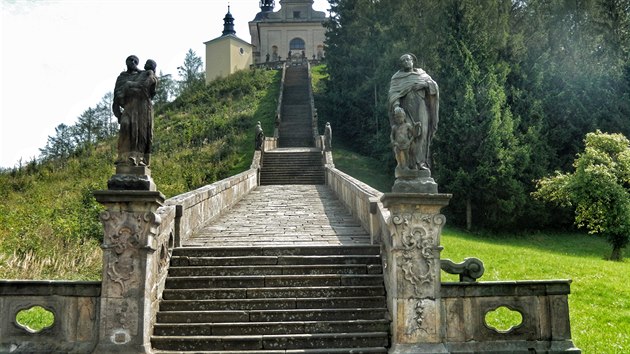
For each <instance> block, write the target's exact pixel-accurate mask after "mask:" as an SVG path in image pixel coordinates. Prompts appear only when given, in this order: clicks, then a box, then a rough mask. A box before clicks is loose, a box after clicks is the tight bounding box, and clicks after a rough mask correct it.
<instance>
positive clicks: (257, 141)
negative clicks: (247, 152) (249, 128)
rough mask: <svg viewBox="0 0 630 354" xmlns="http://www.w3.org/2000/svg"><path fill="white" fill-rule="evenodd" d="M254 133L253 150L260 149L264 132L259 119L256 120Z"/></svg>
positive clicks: (263, 139)
mask: <svg viewBox="0 0 630 354" xmlns="http://www.w3.org/2000/svg"><path fill="white" fill-rule="evenodd" d="M255 134H256V135H255V138H254V150H256V151H261V150H262V149H263V143H264V141H265V133H264V132H263V128H262V126H261V125H260V121H258V122H256V128H255Z"/></svg>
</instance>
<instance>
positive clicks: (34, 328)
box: [15, 306, 55, 333]
mask: <svg viewBox="0 0 630 354" xmlns="http://www.w3.org/2000/svg"><path fill="white" fill-rule="evenodd" d="M15 321H16V322H17V323H18V324H19V325H21V326H23V327H26V328H27V329H29V330H30V331H31V332H34V333H37V332H39V331H41V330H43V329H46V328H48V327H50V326H52V325H53V324H54V323H55V315H54V314H53V313H52V312H50V311H48V310H46V309H45V308H43V307H41V306H33V307H31V308H29V309H25V310H22V311H20V312H18V313H17V316H15Z"/></svg>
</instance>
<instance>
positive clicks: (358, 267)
mask: <svg viewBox="0 0 630 354" xmlns="http://www.w3.org/2000/svg"><path fill="white" fill-rule="evenodd" d="M380 273H382V267H381V266H380V265H375V264H324V265H321V264H309V265H291V266H286V265H264V266H260V265H258V266H210V267H209V266H199V267H190V266H188V267H170V268H169V270H168V274H169V276H174V277H181V276H207V275H220V276H234V275H265V274H266V275H292V274H305V275H309V274H380Z"/></svg>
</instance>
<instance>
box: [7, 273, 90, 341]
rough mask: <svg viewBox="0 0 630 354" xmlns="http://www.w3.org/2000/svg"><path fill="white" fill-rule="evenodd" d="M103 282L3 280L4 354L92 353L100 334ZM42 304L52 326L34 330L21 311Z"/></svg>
mask: <svg viewBox="0 0 630 354" xmlns="http://www.w3.org/2000/svg"><path fill="white" fill-rule="evenodd" d="M100 294H101V283H100V282H85V281H47V280H0V353H50V352H55V353H90V352H92V350H93V348H94V346H95V345H96V340H97V337H98V319H99V318H100V314H99V306H98V304H99V297H100ZM35 306H40V307H42V308H44V309H45V310H47V311H49V312H52V314H53V315H54V321H53V323H52V325H51V326H50V327H47V328H44V329H42V330H41V331H39V332H36V333H34V332H33V331H31V330H30V329H28V328H25V327H23V326H22V325H20V324H19V323H18V322H17V321H16V316H17V314H18V312H20V311H22V310H28V309H30V308H32V307H35Z"/></svg>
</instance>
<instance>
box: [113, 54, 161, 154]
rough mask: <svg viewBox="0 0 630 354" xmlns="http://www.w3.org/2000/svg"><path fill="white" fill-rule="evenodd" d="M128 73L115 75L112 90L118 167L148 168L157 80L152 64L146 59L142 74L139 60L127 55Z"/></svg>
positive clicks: (154, 67)
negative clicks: (117, 129)
mask: <svg viewBox="0 0 630 354" xmlns="http://www.w3.org/2000/svg"><path fill="white" fill-rule="evenodd" d="M125 62H126V65H127V70H126V71H123V72H122V73H120V75H118V78H117V79H116V86H115V88H114V98H113V103H112V111H113V113H114V116H116V118H118V123H119V124H120V130H119V133H118V159H117V161H116V164H117V165H129V166H149V164H150V157H151V144H152V141H153V102H152V99H153V97H154V96H155V92H156V91H155V90H156V87H157V83H158V79H157V77H156V76H155V69H156V67H157V65H156V63H155V61H153V60H151V59H149V60H147V62H146V64H145V65H144V70H139V69H138V63H139V59H138V57H136V56H135V55H130V56H129V57H127V59H126V61H125Z"/></svg>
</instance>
